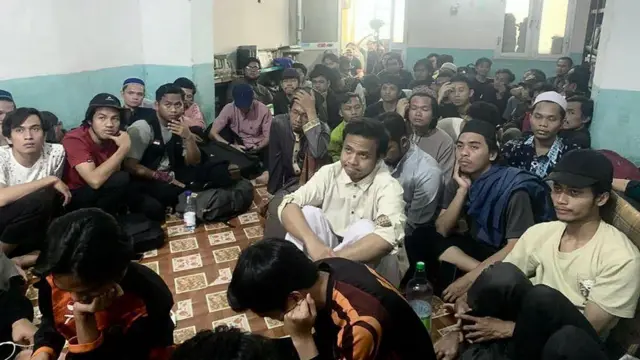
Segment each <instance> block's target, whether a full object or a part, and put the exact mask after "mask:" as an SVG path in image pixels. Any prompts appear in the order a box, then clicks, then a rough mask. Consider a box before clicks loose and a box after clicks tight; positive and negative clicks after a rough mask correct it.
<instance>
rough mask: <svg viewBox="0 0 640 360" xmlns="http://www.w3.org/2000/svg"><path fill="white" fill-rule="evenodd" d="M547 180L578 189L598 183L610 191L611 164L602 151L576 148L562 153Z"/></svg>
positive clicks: (611, 179) (611, 178)
mask: <svg viewBox="0 0 640 360" xmlns="http://www.w3.org/2000/svg"><path fill="white" fill-rule="evenodd" d="M547 180H551V181H554V182H557V183H558V184H562V185H567V186H570V187H575V188H578V189H582V188H586V187H589V186H593V185H596V184H597V185H599V186H601V187H602V189H604V190H606V191H611V182H612V181H613V165H612V164H611V161H609V159H607V157H606V156H604V155H603V154H602V153H600V152H598V151H596V150H591V149H577V150H572V151H569V152H568V153H566V154H564V156H562V158H561V159H560V161H559V162H558V164H557V165H556V166H555V168H554V169H553V172H551V174H549V176H547Z"/></svg>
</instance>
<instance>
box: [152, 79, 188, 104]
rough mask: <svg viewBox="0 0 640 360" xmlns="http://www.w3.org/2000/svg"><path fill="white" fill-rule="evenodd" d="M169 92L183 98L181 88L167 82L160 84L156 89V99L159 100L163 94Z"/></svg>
mask: <svg viewBox="0 0 640 360" xmlns="http://www.w3.org/2000/svg"><path fill="white" fill-rule="evenodd" d="M169 94H176V95H180V98H182V100H184V92H182V88H181V87H180V86H178V85H176V84H172V83H168V84H164V85H162V86H160V87H159V88H158V90H156V101H161V100H162V98H163V97H164V96H165V95H169Z"/></svg>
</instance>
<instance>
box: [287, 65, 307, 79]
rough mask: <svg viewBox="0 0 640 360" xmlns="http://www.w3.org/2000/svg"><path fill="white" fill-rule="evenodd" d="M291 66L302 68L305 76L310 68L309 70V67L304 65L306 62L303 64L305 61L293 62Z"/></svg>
mask: <svg viewBox="0 0 640 360" xmlns="http://www.w3.org/2000/svg"><path fill="white" fill-rule="evenodd" d="M291 67H292V68H294V69H300V70H302V72H303V73H304V75H305V76H307V72H308V70H307V67H306V66H304V64H303V63H293V65H291Z"/></svg>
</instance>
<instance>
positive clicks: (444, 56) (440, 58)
mask: <svg viewBox="0 0 640 360" xmlns="http://www.w3.org/2000/svg"><path fill="white" fill-rule="evenodd" d="M444 63H452V64H453V63H454V60H453V56H451V55H449V54H442V55H440V56H438V67H440V66H442V64H444Z"/></svg>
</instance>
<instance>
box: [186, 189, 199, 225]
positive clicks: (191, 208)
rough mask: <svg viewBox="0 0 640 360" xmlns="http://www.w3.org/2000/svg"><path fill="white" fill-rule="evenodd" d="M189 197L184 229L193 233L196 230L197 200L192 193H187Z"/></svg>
mask: <svg viewBox="0 0 640 360" xmlns="http://www.w3.org/2000/svg"><path fill="white" fill-rule="evenodd" d="M185 195H186V196H187V205H186V206H185V208H184V215H183V220H184V228H185V230H187V231H189V232H192V231H195V230H196V200H195V199H194V195H192V193H191V191H185Z"/></svg>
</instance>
